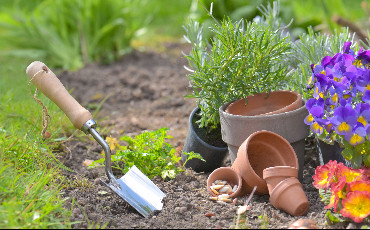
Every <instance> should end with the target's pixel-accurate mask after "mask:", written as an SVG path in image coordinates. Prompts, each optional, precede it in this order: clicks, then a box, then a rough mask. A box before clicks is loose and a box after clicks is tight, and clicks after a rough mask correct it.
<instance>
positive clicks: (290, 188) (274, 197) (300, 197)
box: [270, 177, 310, 216]
mask: <svg viewBox="0 0 370 230" xmlns="http://www.w3.org/2000/svg"><path fill="white" fill-rule="evenodd" d="M270 203H271V204H272V205H273V206H274V207H275V208H277V209H280V210H283V211H285V212H287V213H289V214H290V215H292V216H302V215H304V214H306V213H307V211H308V208H309V206H310V203H309V202H308V199H307V196H306V194H305V193H304V191H303V187H302V184H301V183H300V182H299V180H298V179H297V178H295V177H290V178H287V179H285V180H283V181H281V182H280V183H279V184H277V185H276V187H275V188H274V190H272V193H271V195H270Z"/></svg>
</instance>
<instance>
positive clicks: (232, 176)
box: [207, 167, 242, 197]
mask: <svg viewBox="0 0 370 230" xmlns="http://www.w3.org/2000/svg"><path fill="white" fill-rule="evenodd" d="M216 180H224V181H227V182H228V183H229V184H230V185H232V186H234V185H237V186H238V188H237V189H236V191H235V192H234V193H232V194H231V195H230V197H238V196H239V194H240V192H241V190H242V178H241V176H240V175H239V174H238V173H237V172H236V171H235V170H234V169H232V168H230V167H220V168H218V169H215V170H214V171H213V172H212V173H211V174H209V176H208V179H207V190H208V192H209V193H210V194H211V195H212V196H214V197H216V196H217V195H216V194H215V193H214V192H213V191H212V189H211V186H212V183H213V182H215V181H216Z"/></svg>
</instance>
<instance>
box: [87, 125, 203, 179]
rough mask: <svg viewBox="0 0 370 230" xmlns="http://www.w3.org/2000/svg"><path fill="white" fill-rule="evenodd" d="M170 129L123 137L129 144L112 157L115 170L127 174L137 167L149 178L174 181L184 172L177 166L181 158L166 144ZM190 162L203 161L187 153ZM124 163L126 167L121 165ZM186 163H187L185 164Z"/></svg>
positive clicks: (98, 161) (120, 147)
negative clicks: (196, 159) (192, 160)
mask: <svg viewBox="0 0 370 230" xmlns="http://www.w3.org/2000/svg"><path fill="white" fill-rule="evenodd" d="M167 131H168V128H166V127H163V128H160V129H158V130H155V131H144V132H143V133H141V134H139V135H136V136H135V137H130V136H122V137H121V140H123V141H126V142H127V143H128V145H127V146H120V145H118V150H117V152H116V154H115V155H112V157H111V161H112V163H113V164H115V165H114V166H112V167H114V168H116V169H119V170H121V171H122V172H123V173H127V172H128V171H129V170H130V168H131V167H132V166H133V165H135V166H136V167H137V168H138V169H139V170H140V171H142V172H143V173H144V174H145V175H146V176H148V177H149V178H153V177H154V176H160V177H162V178H163V179H165V178H167V177H168V178H170V179H173V178H175V177H176V175H177V174H178V173H179V172H181V171H182V170H183V168H179V167H177V166H176V164H177V163H178V162H179V161H180V159H181V157H177V156H176V155H175V151H176V150H175V149H174V148H173V147H172V146H171V144H169V143H166V142H165V141H166V139H169V138H172V137H171V136H169V135H167ZM186 155H188V160H189V159H193V158H199V159H202V158H201V156H200V155H199V154H196V153H193V152H191V153H186ZM104 161H105V159H104V158H101V159H99V160H96V161H94V162H93V164H92V165H91V166H90V167H96V166H98V165H102V164H104ZM122 162H124V167H123V168H122V167H121V166H120V163H122ZM185 163H186V162H185Z"/></svg>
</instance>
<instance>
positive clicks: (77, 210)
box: [72, 208, 81, 216]
mask: <svg viewBox="0 0 370 230" xmlns="http://www.w3.org/2000/svg"><path fill="white" fill-rule="evenodd" d="M72 213H73V215H76V216H77V215H79V214H81V210H80V209H79V208H74V209H73V211H72Z"/></svg>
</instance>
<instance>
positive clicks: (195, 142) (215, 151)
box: [181, 107, 228, 172]
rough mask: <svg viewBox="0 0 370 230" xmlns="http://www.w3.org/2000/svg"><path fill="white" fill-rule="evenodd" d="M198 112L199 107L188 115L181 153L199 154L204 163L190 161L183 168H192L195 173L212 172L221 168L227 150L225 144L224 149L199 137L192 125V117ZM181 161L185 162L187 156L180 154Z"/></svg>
mask: <svg viewBox="0 0 370 230" xmlns="http://www.w3.org/2000/svg"><path fill="white" fill-rule="evenodd" d="M198 111H199V107H197V108H195V109H194V110H193V111H192V113H191V114H190V117H189V130H188V134H187V136H186V139H185V143H184V147H183V149H182V152H191V151H193V152H195V153H199V154H200V155H201V156H202V157H203V158H204V160H206V161H205V162H204V161H201V160H199V159H191V160H189V161H188V162H187V163H186V164H185V167H187V168H192V169H193V170H194V171H196V172H212V171H213V170H215V169H216V168H218V167H220V166H221V164H222V162H223V160H224V158H225V156H226V154H227V151H228V149H227V146H226V144H225V143H223V144H224V145H225V147H219V146H214V145H211V144H209V143H207V142H205V141H204V140H203V139H202V138H201V137H200V135H199V134H198V133H197V129H195V127H194V125H195V124H193V119H194V116H195V114H196V113H197V112H198ZM220 135H221V134H220ZM181 159H182V161H183V162H185V161H186V159H187V156H186V155H185V154H181Z"/></svg>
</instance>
